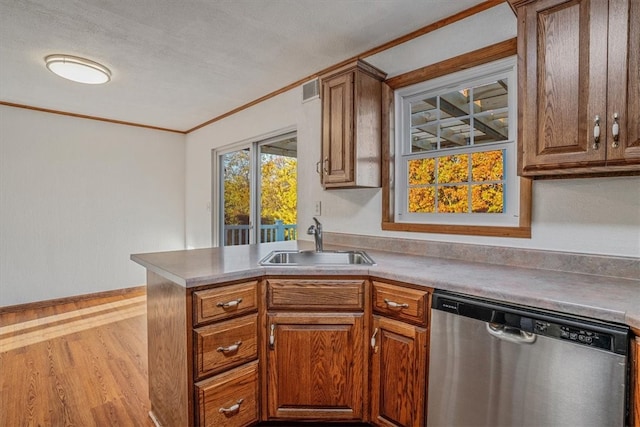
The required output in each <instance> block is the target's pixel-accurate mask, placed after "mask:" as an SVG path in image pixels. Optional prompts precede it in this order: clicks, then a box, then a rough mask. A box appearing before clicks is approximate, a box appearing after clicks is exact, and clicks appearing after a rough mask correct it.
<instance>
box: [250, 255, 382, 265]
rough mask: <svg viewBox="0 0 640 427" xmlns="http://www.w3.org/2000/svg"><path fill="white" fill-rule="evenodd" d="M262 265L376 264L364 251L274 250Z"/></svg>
mask: <svg viewBox="0 0 640 427" xmlns="http://www.w3.org/2000/svg"><path fill="white" fill-rule="evenodd" d="M260 265H280V266H283V265H287V266H296V265H297V266H313V265H376V263H375V261H374V260H372V259H371V257H369V255H367V254H366V253H365V252H364V251H322V252H315V251H273V252H271V253H270V254H269V255H267V256H266V257H264V258H263V259H262V260H261V261H260Z"/></svg>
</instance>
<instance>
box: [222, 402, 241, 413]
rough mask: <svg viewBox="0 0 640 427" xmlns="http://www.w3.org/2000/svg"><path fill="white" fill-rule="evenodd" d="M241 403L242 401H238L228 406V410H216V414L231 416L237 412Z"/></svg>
mask: <svg viewBox="0 0 640 427" xmlns="http://www.w3.org/2000/svg"><path fill="white" fill-rule="evenodd" d="M243 401H244V399H239V400H238V401H237V402H236V403H235V404H233V405H231V406H229V407H228V408H220V409H218V412H220V413H221V414H232V413H234V412H238V411H239V410H240V405H241V404H242V402H243Z"/></svg>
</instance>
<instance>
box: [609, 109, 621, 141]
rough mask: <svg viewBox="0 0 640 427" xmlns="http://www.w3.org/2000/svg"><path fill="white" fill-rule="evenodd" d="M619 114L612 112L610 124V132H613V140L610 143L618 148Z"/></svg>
mask: <svg viewBox="0 0 640 427" xmlns="http://www.w3.org/2000/svg"><path fill="white" fill-rule="evenodd" d="M619 118H620V116H619V115H618V113H613V126H611V133H612V134H613V142H612V143H611V147H612V148H618V146H619V145H620V144H619V143H618V141H619V139H620V123H618V119H619Z"/></svg>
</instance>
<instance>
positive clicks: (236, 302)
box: [216, 298, 242, 308]
mask: <svg viewBox="0 0 640 427" xmlns="http://www.w3.org/2000/svg"><path fill="white" fill-rule="evenodd" d="M241 302H242V298H238V299H234V300H233V301H229V302H219V303H218V304H216V305H217V306H218V307H222V308H231V307H237V306H238V305H240V303H241Z"/></svg>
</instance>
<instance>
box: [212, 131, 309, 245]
mask: <svg viewBox="0 0 640 427" xmlns="http://www.w3.org/2000/svg"><path fill="white" fill-rule="evenodd" d="M217 159H218V165H219V167H218V170H219V173H218V181H219V188H220V191H219V194H220V197H219V203H218V206H219V209H218V212H214V213H213V214H214V215H218V217H219V227H218V229H219V232H218V236H219V237H218V241H219V244H220V245H221V246H232V245H246V244H250V243H257V242H261V243H264V242H273V241H282V240H295V239H296V238H297V216H296V215H297V140H296V135H295V133H288V134H285V135H280V136H277V137H274V138H269V139H266V140H262V141H255V142H251V143H248V144H246V145H244V146H240V147H232V148H231V149H228V150H219V151H218V152H217Z"/></svg>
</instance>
